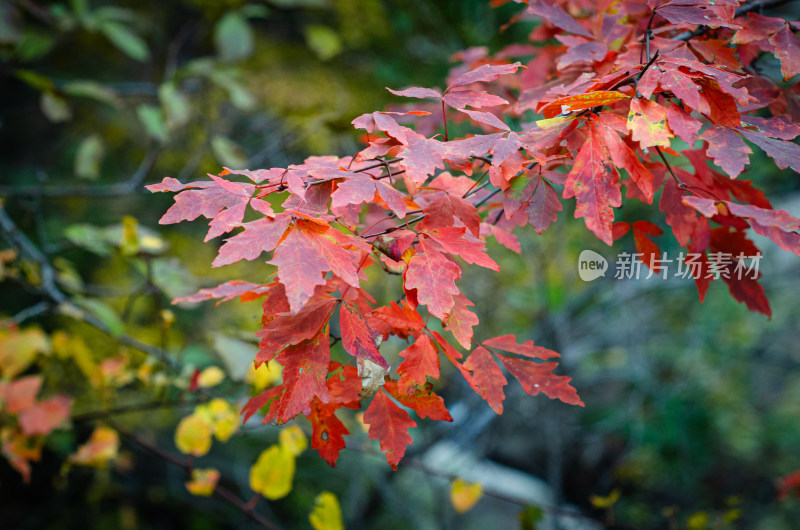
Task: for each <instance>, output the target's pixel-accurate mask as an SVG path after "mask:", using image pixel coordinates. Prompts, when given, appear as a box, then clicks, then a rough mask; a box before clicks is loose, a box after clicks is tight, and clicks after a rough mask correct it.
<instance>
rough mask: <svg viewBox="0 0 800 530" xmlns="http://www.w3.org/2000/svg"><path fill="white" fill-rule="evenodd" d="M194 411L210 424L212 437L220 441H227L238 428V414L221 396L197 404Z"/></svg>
mask: <svg viewBox="0 0 800 530" xmlns="http://www.w3.org/2000/svg"><path fill="white" fill-rule="evenodd" d="M194 413H195V414H197V415H198V416H200V417H201V418H203V419H204V420H205V421H206V422H207V423H208V424H209V425H210V426H211V431H212V432H213V434H214V437H215V438H216V439H217V440H219V441H220V442H227V441H228V439H229V438H230V437H231V436H233V433H235V432H236V430H237V429H238V428H239V414H237V412H236V410H235V409H234V408H233V407H231V405H230V403H228V402H227V401H225V400H224V399H222V398H216V399H212V400H211V401H210V402H209V403H207V404H205V405H198V406H197V407H195V409H194Z"/></svg>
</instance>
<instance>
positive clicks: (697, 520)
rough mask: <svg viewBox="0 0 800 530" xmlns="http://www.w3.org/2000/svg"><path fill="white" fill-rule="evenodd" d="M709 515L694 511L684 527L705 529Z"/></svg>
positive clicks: (695, 529) (690, 529)
mask: <svg viewBox="0 0 800 530" xmlns="http://www.w3.org/2000/svg"><path fill="white" fill-rule="evenodd" d="M708 522H709V516H708V514H707V513H706V512H696V513H693V514H692V515H690V516H689V519H688V520H687V521H686V527H687V528H688V529H689V530H706V529H707V528H708Z"/></svg>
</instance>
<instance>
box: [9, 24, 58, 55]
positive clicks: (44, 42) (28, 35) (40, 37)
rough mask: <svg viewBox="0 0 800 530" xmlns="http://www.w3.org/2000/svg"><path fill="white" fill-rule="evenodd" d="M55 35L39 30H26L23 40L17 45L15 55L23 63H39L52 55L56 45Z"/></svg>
mask: <svg viewBox="0 0 800 530" xmlns="http://www.w3.org/2000/svg"><path fill="white" fill-rule="evenodd" d="M54 34H55V33H54V32H50V33H46V32H44V31H40V30H38V29H32V28H25V31H24V32H23V34H22V39H20V41H19V42H18V43H17V47H16V50H14V54H15V55H16V58H17V59H18V60H19V61H20V62H23V63H29V62H33V61H37V60H39V59H41V58H42V57H44V56H45V55H47V54H48V53H50V50H52V49H53V47H54V46H55V45H56V39H55V38H54V37H53V35H54Z"/></svg>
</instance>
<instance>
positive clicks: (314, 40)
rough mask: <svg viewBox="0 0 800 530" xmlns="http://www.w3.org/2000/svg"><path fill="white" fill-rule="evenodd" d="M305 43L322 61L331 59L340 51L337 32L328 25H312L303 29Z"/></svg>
mask: <svg viewBox="0 0 800 530" xmlns="http://www.w3.org/2000/svg"><path fill="white" fill-rule="evenodd" d="M305 34H306V44H308V47H309V48H311V51H313V52H314V53H315V54H316V55H317V57H319V58H320V59H322V60H323V61H327V60H329V59H333V58H334V57H336V56H337V55H339V54H340V53H341V51H342V40H341V39H340V38H339V34H338V33H336V32H335V31H333V30H332V29H331V28H329V27H328V26H320V25H312V26H308V27H307V28H306V31H305Z"/></svg>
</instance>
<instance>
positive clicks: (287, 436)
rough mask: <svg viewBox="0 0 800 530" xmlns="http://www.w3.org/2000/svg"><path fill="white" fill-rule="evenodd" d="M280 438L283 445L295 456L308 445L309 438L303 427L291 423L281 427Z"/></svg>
mask: <svg viewBox="0 0 800 530" xmlns="http://www.w3.org/2000/svg"><path fill="white" fill-rule="evenodd" d="M278 440H279V441H280V444H281V446H283V447H285V448H286V449H287V450H288V451H289V452H290V453H292V454H293V455H294V456H297V455H299V454H300V453H302V452H303V451H305V450H306V447H308V438H306V435H305V433H304V432H303V429H301V428H300V427H298V426H297V425H289V426H288V427H284V428H283V429H281V432H280V434H279V435H278Z"/></svg>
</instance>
